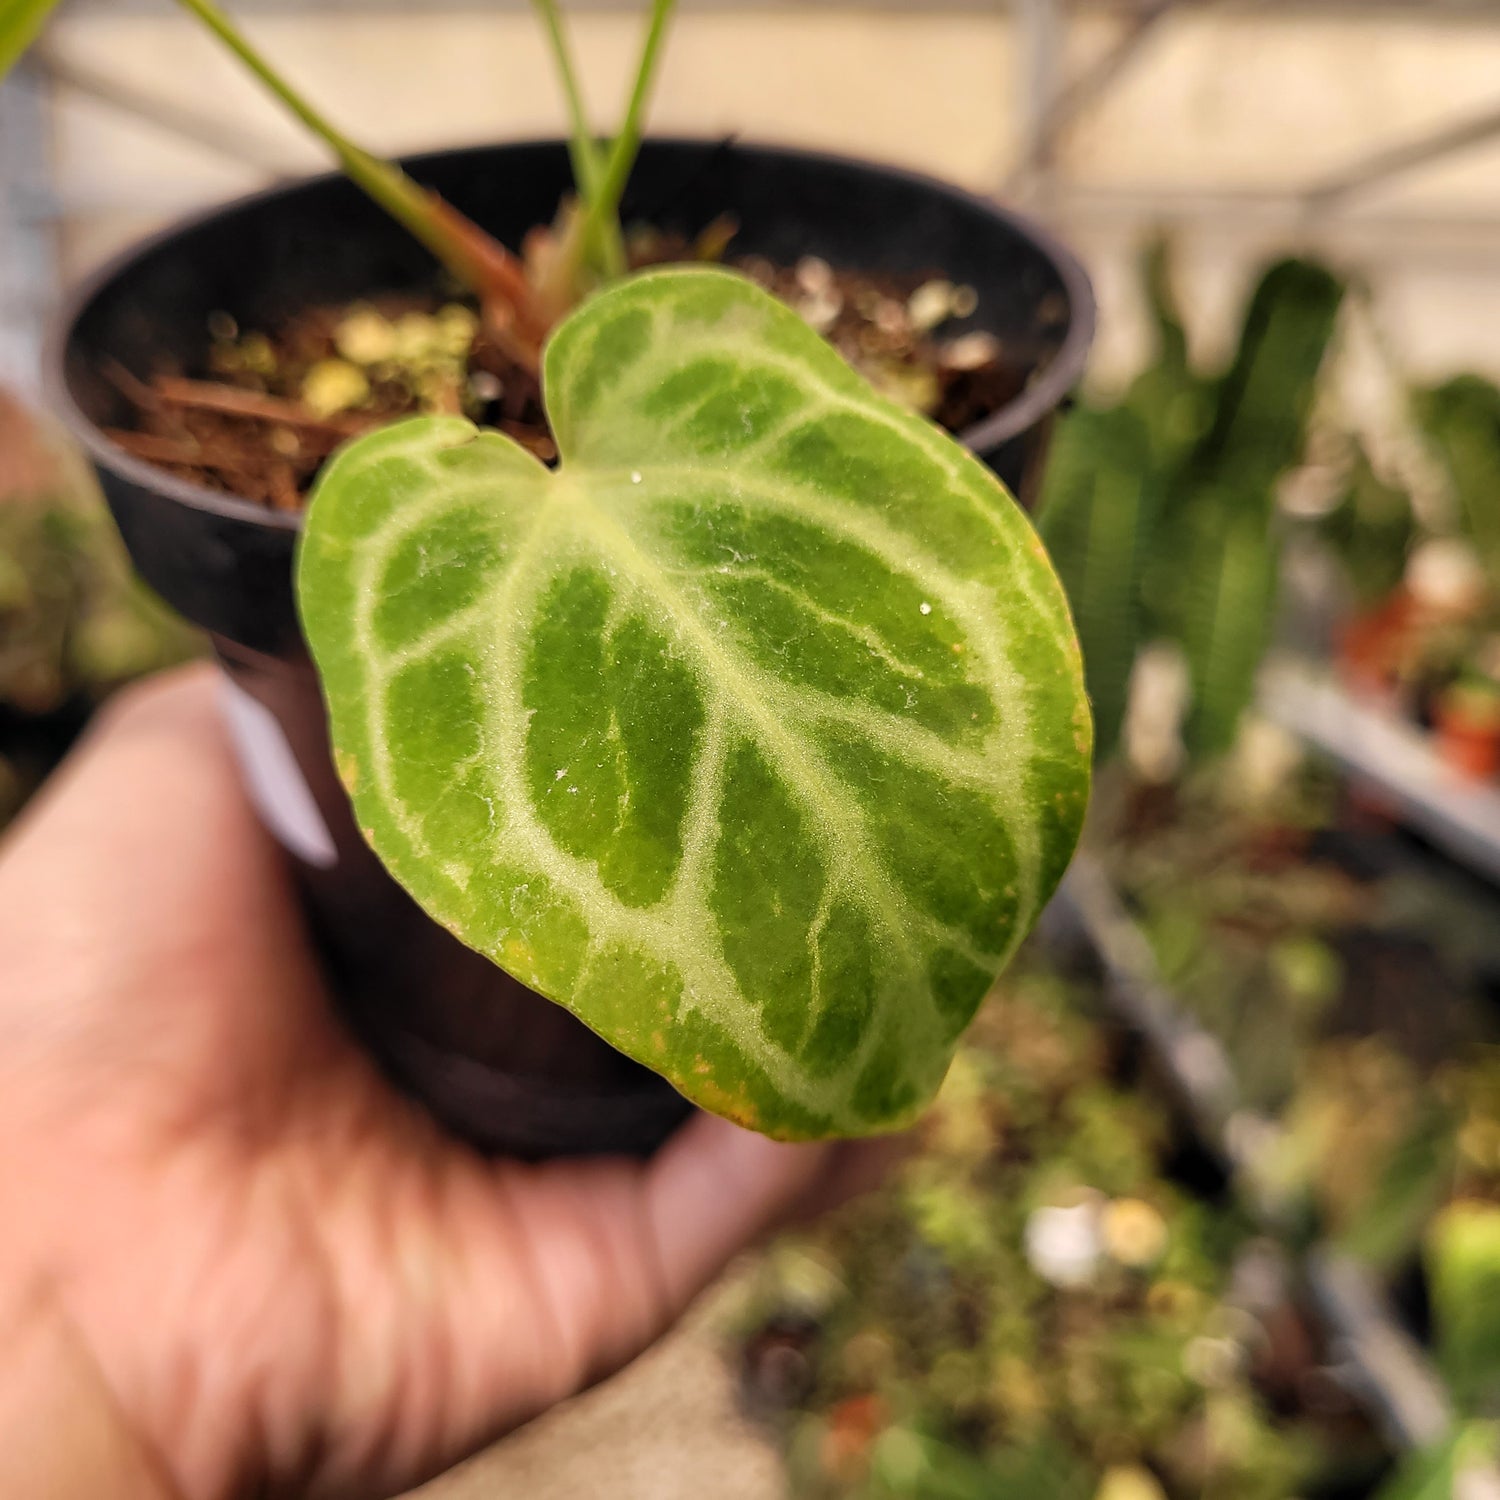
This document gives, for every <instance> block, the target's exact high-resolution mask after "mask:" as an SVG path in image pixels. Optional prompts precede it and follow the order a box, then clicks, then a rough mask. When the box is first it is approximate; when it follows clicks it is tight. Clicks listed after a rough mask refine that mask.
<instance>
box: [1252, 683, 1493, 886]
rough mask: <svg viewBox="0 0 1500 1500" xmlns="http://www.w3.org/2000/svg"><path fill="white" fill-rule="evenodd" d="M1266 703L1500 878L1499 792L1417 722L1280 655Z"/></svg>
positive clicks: (1274, 715) (1431, 833)
mask: <svg viewBox="0 0 1500 1500" xmlns="http://www.w3.org/2000/svg"><path fill="white" fill-rule="evenodd" d="M1260 707H1261V711H1262V712H1263V713H1264V714H1265V715H1266V716H1267V717H1268V718H1269V719H1271V720H1272V721H1273V722H1274V723H1277V724H1279V725H1281V727H1282V728H1283V729H1286V730H1289V731H1290V732H1291V733H1293V734H1295V735H1296V736H1297V737H1298V738H1299V739H1301V740H1303V741H1305V742H1306V743H1307V744H1308V745H1310V746H1312V747H1313V748H1314V749H1315V750H1318V751H1320V752H1321V753H1322V754H1324V755H1326V756H1327V757H1328V758H1329V759H1330V760H1332V761H1335V762H1336V763H1337V764H1338V765H1340V766H1342V767H1343V768H1344V770H1346V771H1347V772H1348V773H1349V775H1350V777H1351V778H1352V779H1353V780H1355V781H1356V782H1357V783H1360V784H1362V785H1364V786H1366V787H1369V788H1370V789H1372V790H1374V791H1376V792H1378V793H1379V794H1380V795H1381V796H1382V797H1383V798H1384V799H1385V800H1386V801H1388V802H1389V803H1390V804H1391V806H1392V809H1393V811H1394V812H1395V813H1396V814H1397V816H1398V817H1399V818H1400V820H1401V821H1402V822H1403V823H1405V824H1406V826H1407V827H1408V828H1410V829H1412V830H1413V831H1414V832H1416V833H1420V834H1422V835H1423V836H1424V837H1425V838H1427V839H1428V840H1429V841H1430V842H1431V843H1433V844H1434V845H1436V846H1437V847H1438V848H1440V849H1442V850H1443V851H1444V852H1445V853H1446V854H1449V855H1451V856H1452V857H1453V858H1454V859H1457V860H1459V861H1460V862H1461V863H1463V864H1465V865H1467V866H1469V868H1470V869H1472V870H1474V871H1475V872H1476V873H1478V874H1480V875H1483V876H1485V877H1486V878H1487V879H1489V880H1492V881H1495V882H1496V883H1497V884H1500V792H1497V791H1496V790H1495V788H1494V787H1492V786H1490V785H1489V784H1488V783H1485V782H1477V781H1472V780H1469V779H1468V778H1466V777H1464V776H1461V775H1459V774H1458V772H1456V771H1454V770H1453V769H1452V768H1451V767H1449V766H1448V765H1447V764H1446V763H1445V762H1444V761H1442V760H1441V759H1439V757H1438V756H1437V755H1436V754H1435V753H1434V751H1433V750H1432V748H1431V746H1430V745H1429V744H1428V737H1427V735H1426V734H1425V733H1423V732H1422V731H1421V730H1419V729H1417V728H1415V727H1413V726H1412V725H1410V724H1406V723H1403V722H1402V721H1400V720H1399V719H1396V718H1393V717H1392V716H1391V715H1390V714H1388V713H1384V712H1382V711H1381V710H1379V709H1375V708H1371V707H1369V706H1368V705H1367V704H1364V703H1361V702H1360V701H1359V700H1358V699H1356V698H1354V697H1352V696H1351V695H1350V694H1349V693H1348V692H1346V691H1345V690H1344V688H1342V687H1341V686H1340V685H1339V684H1338V683H1337V682H1336V681H1334V679H1333V678H1332V677H1331V676H1330V675H1329V674H1328V673H1327V672H1326V671H1323V670H1321V669H1319V668H1315V667H1310V666H1303V665H1296V664H1289V663H1279V664H1277V665H1276V666H1274V667H1272V668H1270V669H1269V670H1268V671H1267V673H1266V674H1265V677H1264V678H1263V680H1262V684H1261V693H1260Z"/></svg>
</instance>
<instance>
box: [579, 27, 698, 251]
mask: <svg viewBox="0 0 1500 1500" xmlns="http://www.w3.org/2000/svg"><path fill="white" fill-rule="evenodd" d="M676 6H677V0H652V4H651V20H650V23H649V25H648V26H647V28H646V40H645V44H644V45H643V46H642V48H641V60H640V64H639V65H638V66H637V68H636V72H635V87H634V89H633V90H632V91H631V95H630V103H629V105H628V106H627V108H626V110H625V118H624V120H623V121H622V122H621V124H620V133H619V134H618V135H617V136H616V137H615V138H614V141H613V142H612V143H611V145H610V148H609V157H608V159H607V160H606V162H605V164H604V172H603V176H602V178H601V180H600V183H599V190H598V192H597V193H595V194H594V196H593V197H592V198H591V199H590V200H589V204H588V210H587V215H586V217H585V219H584V235H585V237H588V236H591V235H596V234H597V233H598V232H599V226H600V225H601V224H608V223H613V224H615V225H616V229H617V231H618V221H617V215H618V214H619V211H620V199H621V197H622V196H623V195H624V192H625V184H626V182H627V181H628V180H629V178H630V170H631V168H632V167H633V166H634V165H635V158H636V153H637V152H638V151H639V150H640V146H641V119H642V116H643V115H644V114H645V110H646V100H647V99H648V98H649V97H650V94H651V85H652V83H653V81H654V79H655V74H656V64H657V59H658V57H659V56H660V53H661V44H662V41H663V40H664V39H665V36H666V30H667V22H668V21H669V20H670V19H671V16H672V12H673V10H675V9H676Z"/></svg>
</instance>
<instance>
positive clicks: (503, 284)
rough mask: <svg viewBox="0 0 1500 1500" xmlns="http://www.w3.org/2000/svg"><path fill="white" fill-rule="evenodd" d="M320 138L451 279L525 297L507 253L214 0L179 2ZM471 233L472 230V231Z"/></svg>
mask: <svg viewBox="0 0 1500 1500" xmlns="http://www.w3.org/2000/svg"><path fill="white" fill-rule="evenodd" d="M178 3H179V4H181V5H182V6H183V7H184V8H185V9H186V10H189V11H191V12H192V13H193V14H194V15H195V16H197V17H198V19H199V20H200V21H202V22H203V24H204V25H205V26H207V27H208V28H209V30H210V31H212V32H213V33H214V34H215V35H216V36H217V37H218V38H219V40H220V41H222V42H223V43H224V45H225V46H226V47H228V48H229V50H230V51H231V52H233V53H234V54H235V56H236V57H238V58H239V60H240V61H241V62H242V63H244V64H245V66H246V67H247V68H248V69H249V70H250V71H251V72H252V73H253V74H254V75H255V76H256V77H257V78H258V79H259V80H260V81H261V82H262V83H263V84H264V85H265V86H266V88H268V89H269V90H270V91H271V93H272V94H274V95H275V96H276V98H277V99H279V100H280V101H281V102H282V104H284V105H285V106H286V107H287V109H289V110H290V111H291V112H292V114H294V115H295V116H296V117H297V118H298V119H299V120H300V121H301V122H302V123H303V124H304V125H305V126H307V128H308V129H309V130H310V131H311V132H312V133H313V134H314V135H315V136H317V137H318V139H319V140H321V141H322V142H323V143H324V144H325V145H326V146H327V147H328V148H329V150H330V151H332V152H333V154H334V156H335V157H336V158H337V159H338V163H339V166H340V167H341V168H343V170H344V173H345V174H346V175H347V176H348V177H349V179H350V180H351V181H352V182H354V183H355V184H356V185H357V186H358V187H360V188H362V189H363V190H364V191H365V192H366V193H368V194H369V196H370V197H371V198H373V199H374V200H375V202H376V203H378V204H379V205H380V206H381V207H382V208H383V209H385V211H386V212H387V213H388V214H390V215H391V217H392V218H393V219H395V220H396V221H397V222H398V223H400V224H402V225H403V226H404V227H405V228H406V229H408V230H409V231H410V232H411V233H412V235H413V236H414V237H415V238H416V239H417V240H419V241H420V242H421V243H422V244H424V245H425V246H426V247H427V248H428V249H429V250H431V251H432V253H433V254H434V255H435V256H436V257H437V258H438V260H440V261H441V262H442V263H443V265H445V266H446V267H447V268H448V269H449V270H450V271H451V272H452V273H453V274H454V275H455V276H457V277H458V278H459V279H460V280H462V281H463V282H465V283H466V284H467V285H469V286H471V287H473V288H474V289H475V290H477V291H479V292H481V293H482V294H488V293H495V294H498V295H501V296H502V297H505V298H507V299H513V298H515V297H516V296H517V295H520V296H524V283H523V282H522V280H521V278H520V275H519V271H517V272H516V273H515V278H514V285H511V284H510V281H511V277H510V274H509V271H508V268H507V267H506V261H507V260H508V258H509V257H508V252H506V251H504V250H503V249H502V247H501V246H499V245H497V244H494V243H493V242H489V243H483V241H485V240H486V239H487V237H485V236H483V235H482V234H481V232H480V231H479V230H478V229H475V228H474V226H472V225H470V224H469V223H468V221H467V220H466V219H463V218H462V216H461V215H459V214H458V213H457V212H456V211H455V210H453V209H451V208H449V207H448V206H447V205H446V204H442V203H440V202H439V201H438V200H436V199H435V198H434V197H433V195H432V194H430V193H428V192H427V191H426V189H424V188H422V187H421V186H419V185H418V184H417V183H415V182H413V181H412V179H411V178H410V177H408V176H407V175H406V173H405V172H403V171H402V170H401V168H400V167H398V166H396V165H395V163H393V162H388V161H386V160H384V159H383V158H382V157H379V156H375V155H374V154H373V153H371V152H369V151H366V150H365V149H364V147H362V146H357V145H355V143H354V142H353V141H351V140H350V139H349V138H348V137H347V136H346V135H344V134H343V133H342V132H341V131H340V130H338V129H337V128H336V127H335V126H334V125H333V124H332V123H331V122H330V121H329V120H328V119H327V118H326V117H325V116H324V115H323V114H321V113H320V112H319V111H318V110H317V109H315V108H314V107H313V105H312V104H311V103H309V102H308V100H306V99H305V98H303V97H302V95H301V94H299V93H298V92H297V91H296V90H295V89H294V88H293V87H292V86H291V84H289V83H288V82H287V81H286V80H285V79H284V78H283V77H282V76H281V75H280V74H279V73H278V72H277V71H276V70H275V68H273V67H272V66H271V64H270V63H269V62H268V61H267V60H266V59H265V58H264V57H263V56H262V55H261V54H260V53H259V52H258V51H256V49H255V48H254V47H253V46H252V45H251V44H250V42H249V40H248V39H247V38H246V37H245V36H244V35H243V34H242V33H241V32H240V31H239V30H238V28H237V27H236V26H235V25H234V23H233V22H232V21H231V20H230V19H229V17H228V16H227V15H225V13H224V12H223V11H222V10H220V9H219V7H218V6H217V5H216V4H215V3H214V0H178ZM469 231H472V233H470V232H469Z"/></svg>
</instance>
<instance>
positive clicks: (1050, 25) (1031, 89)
mask: <svg viewBox="0 0 1500 1500" xmlns="http://www.w3.org/2000/svg"><path fill="white" fill-rule="evenodd" d="M1013 13H1014V15H1015V21H1016V54H1017V71H1018V74H1019V77H1018V78H1017V80H1016V99H1017V101H1018V104H1019V107H1020V118H1019V121H1018V126H1019V129H1018V136H1019V143H1020V151H1019V155H1018V159H1017V161H1018V164H1017V168H1016V170H1015V172H1013V173H1012V174H1011V178H1010V181H1009V183H1008V184H1007V186H1008V187H1010V188H1011V189H1012V190H1013V191H1015V192H1017V193H1018V194H1021V195H1024V196H1026V197H1028V198H1030V199H1031V200H1032V202H1033V203H1034V204H1035V205H1036V206H1037V207H1039V208H1042V209H1045V207H1046V205H1047V202H1048V200H1049V199H1050V197H1051V196H1052V167H1053V162H1052V147H1053V137H1052V132H1051V130H1050V128H1049V125H1048V122H1049V119H1050V117H1051V114H1052V108H1053V103H1054V101H1055V100H1056V98H1057V75H1058V67H1059V64H1060V62H1061V57H1062V19H1061V17H1060V15H1059V10H1058V0H1013Z"/></svg>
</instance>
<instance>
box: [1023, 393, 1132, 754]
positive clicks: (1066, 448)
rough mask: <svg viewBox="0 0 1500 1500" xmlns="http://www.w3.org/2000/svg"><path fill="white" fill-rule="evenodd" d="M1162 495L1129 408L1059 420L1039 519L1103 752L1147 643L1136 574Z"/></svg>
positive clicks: (1113, 738)
mask: <svg viewBox="0 0 1500 1500" xmlns="http://www.w3.org/2000/svg"><path fill="white" fill-rule="evenodd" d="M1159 497H1160V487H1159V485H1158V483H1157V478H1156V468H1155V465H1154V463H1153V460H1152V439H1151V435H1150V432H1149V430H1148V428H1147V426H1146V424H1145V423H1144V422H1143V421H1142V420H1141V419H1140V418H1139V417H1138V416H1137V415H1136V414H1135V413H1134V412H1133V411H1131V410H1129V409H1127V408H1125V407H1116V408H1114V409H1113V410H1111V411H1095V410H1090V409H1087V408H1083V409H1080V410H1078V411H1077V412H1075V413H1074V414H1073V416H1072V417H1070V418H1069V420H1068V421H1067V422H1066V423H1065V424H1064V425H1063V427H1062V429H1061V431H1059V433H1058V435H1057V440H1056V443H1055V445H1054V449H1053V454H1052V460H1051V467H1050V470H1049V473H1048V477H1047V490H1046V499H1045V503H1044V506H1043V508H1042V512H1041V516H1040V518H1039V522H1038V525H1039V528H1040V530H1041V534H1042V539H1043V541H1045V542H1046V544H1047V547H1048V550H1049V551H1050V552H1051V554H1052V560H1053V562H1054V563H1055V564H1056V565H1057V571H1058V574H1059V576H1060V577H1061V578H1062V582H1063V587H1064V588H1065V589H1066V590H1067V594H1068V598H1069V599H1070V600H1071V601H1072V604H1073V616H1074V620H1075V623H1076V624H1077V626H1078V638H1079V643H1080V644H1081V646H1082V648H1083V659H1084V664H1085V670H1086V672H1087V677H1088V690H1089V697H1090V698H1091V699H1092V700H1093V706H1094V749H1095V754H1096V755H1098V756H1099V757H1100V758H1101V759H1102V758H1104V757H1105V756H1108V755H1109V754H1110V753H1111V751H1113V749H1114V747H1115V745H1116V743H1117V741H1118V740H1119V737H1120V726H1121V723H1122V722H1123V720H1124V717H1125V700H1126V695H1127V693H1128V691H1129V687H1130V673H1131V669H1132V667H1133V666H1134V665H1135V658H1136V653H1137V652H1138V651H1139V649H1140V647H1141V646H1142V645H1143V644H1144V628H1145V615H1144V611H1143V608H1142V601H1141V590H1140V580H1141V578H1142V576H1143V575H1144V573H1145V570H1146V567H1147V564H1148V562H1149V559H1150V549H1151V543H1152V540H1153V538H1154V535H1155V528H1156V514H1157V510H1158V505H1159Z"/></svg>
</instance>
